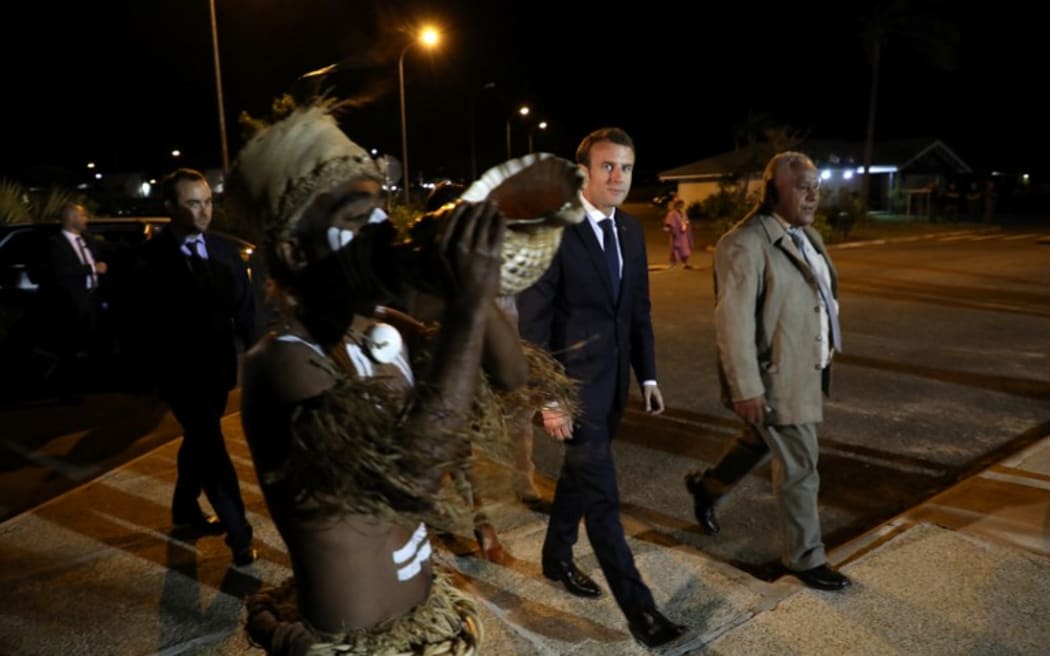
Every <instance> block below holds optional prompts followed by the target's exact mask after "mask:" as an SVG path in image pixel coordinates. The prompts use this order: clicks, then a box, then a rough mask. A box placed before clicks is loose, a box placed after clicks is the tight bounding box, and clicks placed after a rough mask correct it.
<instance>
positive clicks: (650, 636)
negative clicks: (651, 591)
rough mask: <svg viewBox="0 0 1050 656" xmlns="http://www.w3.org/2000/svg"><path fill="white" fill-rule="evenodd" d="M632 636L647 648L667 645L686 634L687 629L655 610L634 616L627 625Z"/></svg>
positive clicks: (644, 611)
mask: <svg viewBox="0 0 1050 656" xmlns="http://www.w3.org/2000/svg"><path fill="white" fill-rule="evenodd" d="M627 628H629V629H630V630H631V635H633V636H634V638H635V640H637V641H638V642H640V643H642V644H643V645H645V646H646V647H659V646H660V645H665V644H667V643H669V642H671V641H672V640H674V639H675V638H678V637H679V636H681V635H682V634H683V633H685V632H686V630H687V629H686V627H684V626H682V625H681V624H675V623H674V622H672V621H671V620H669V619H667V618H666V617H664V616H663V615H661V614H660V611H658V610H656V609H655V608H650V609H648V610H643V611H641V612H639V613H636V614H634V615H633V616H632V617H631V619H630V620H629V621H628V623H627Z"/></svg>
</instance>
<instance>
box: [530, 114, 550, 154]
mask: <svg viewBox="0 0 1050 656" xmlns="http://www.w3.org/2000/svg"><path fill="white" fill-rule="evenodd" d="M536 128H537V129H539V130H546V129H547V121H540V122H539V123H537V124H536ZM532 152H533V148H532V128H529V153H530V154H531V153H532Z"/></svg>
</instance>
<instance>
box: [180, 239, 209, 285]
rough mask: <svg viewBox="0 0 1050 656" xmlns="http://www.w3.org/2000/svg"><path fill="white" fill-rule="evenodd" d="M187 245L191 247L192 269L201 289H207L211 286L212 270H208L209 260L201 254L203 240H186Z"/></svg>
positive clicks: (190, 261)
mask: <svg viewBox="0 0 1050 656" xmlns="http://www.w3.org/2000/svg"><path fill="white" fill-rule="evenodd" d="M186 247H187V248H189V249H190V259H189V263H190V271H192V272H193V277H194V278H196V279H197V284H198V285H199V286H200V287H201V289H207V288H208V287H210V286H211V271H209V270H208V261H207V260H206V259H205V258H204V257H202V256H201V242H200V240H198V239H193V240H190V241H187V242H186Z"/></svg>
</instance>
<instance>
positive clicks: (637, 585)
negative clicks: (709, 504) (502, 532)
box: [543, 417, 655, 617]
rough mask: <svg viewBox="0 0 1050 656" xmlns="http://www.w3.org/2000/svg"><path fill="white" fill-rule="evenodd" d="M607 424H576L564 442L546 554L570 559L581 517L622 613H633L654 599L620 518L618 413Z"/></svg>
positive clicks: (651, 604)
mask: <svg viewBox="0 0 1050 656" xmlns="http://www.w3.org/2000/svg"><path fill="white" fill-rule="evenodd" d="M609 423H610V425H609V426H608V427H595V426H586V425H579V424H577V425H576V426H575V427H574V428H573V439H571V440H568V441H566V443H565V460H564V462H563V463H562V468H561V474H560V475H559V477H558V484H557V487H556V488H555V490H554V503H553V504H552V507H551V517H550V522H549V523H548V524H547V535H546V538H545V540H544V543H543V558H544V560H557V561H564V562H568V561H571V560H572V547H573V545H574V544H576V540H577V538H578V535H579V525H580V519H581V518H582V519H583V520H584V526H585V527H586V529H587V539H588V540H590V543H591V547H592V548H593V549H594V555H595V557H596V558H597V559H598V564H599V566H600V567H601V568H602V574H604V575H605V580H606V582H607V583H608V584H609V589H610V590H611V591H612V594H613V597H615V599H616V603H617V604H619V606H620V608H621V609H622V610H623V612H624V614H625V615H627V616H628V617H631V616H632V615H633V614H634V613H636V612H638V611H641V610H647V609H650V608H654V607H655V604H654V602H653V596H652V593H651V592H650V591H649V588H648V587H647V586H646V585H645V583H644V582H642V577H641V574H639V573H638V569H637V567H635V564H634V555H633V554H632V553H631V549H630V547H629V546H627V539H626V537H625V536H624V530H623V524H622V523H621V521H620V493H619V488H618V487H617V484H616V465H615V464H614V462H613V456H612V448H611V447H612V445H611V440H610V436H611V435H614V434H615V431H616V427H617V425H618V424H619V418H618V417H617V418H616V419H614V420H611V421H610V422H609Z"/></svg>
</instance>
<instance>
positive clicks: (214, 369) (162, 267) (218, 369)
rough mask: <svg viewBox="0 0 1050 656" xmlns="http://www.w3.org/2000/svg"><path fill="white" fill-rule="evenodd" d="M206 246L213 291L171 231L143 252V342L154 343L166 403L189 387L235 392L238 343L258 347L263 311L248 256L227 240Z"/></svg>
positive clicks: (153, 361) (153, 364)
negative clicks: (258, 318)
mask: <svg viewBox="0 0 1050 656" xmlns="http://www.w3.org/2000/svg"><path fill="white" fill-rule="evenodd" d="M204 242H205V246H206V248H207V250H208V259H207V260H206V262H207V273H208V276H207V283H206V284H202V283H201V282H199V281H198V278H197V277H196V276H195V275H194V274H193V272H192V270H191V269H190V266H189V261H188V260H189V258H187V257H186V255H184V254H183V253H182V251H181V250H180V244H178V243H176V240H175V237H174V232H173V231H172V230H171V229H170V228H169V229H166V230H164V231H162V232H161V233H160V234H158V235H157V236H155V237H153V238H151V239H150V240H149V241H147V242H146V243H145V244H143V246H142V249H141V253H140V268H139V274H138V276H137V287H138V290H139V291H138V293H137V294H136V297H137V298H138V299H140V301H141V303H142V315H141V318H142V324H141V325H142V328H143V330H142V331H141V333H140V338H141V337H145V338H146V339H147V340H148V344H147V346H148V355H149V358H150V368H151V370H152V373H153V374H154V381H155V382H156V384H157V386H158V389H159V390H160V392H161V394H162V395H165V396H167V395H170V393H172V392H180V391H184V389H185V386H187V385H196V386H207V387H208V388H209V389H215V388H216V387H221V388H222V389H226V390H229V389H232V388H233V387H234V385H236V383H237V350H238V345H237V341H236V339H237V338H239V339H240V340H241V346H242V348H243V347H244V346H245V345H251V344H252V343H253V342H254V341H255V335H254V312H255V311H254V307H253V300H252V294H251V291H250V289H249V283H248V273H247V269H246V267H245V265H244V262H243V261H242V260H241V258H240V254H239V253H238V251H237V249H236V247H235V246H234V245H233V244H232V243H230V242H229V241H226V240H224V239H222V238H220V237H216V236H213V235H205V237H204ZM140 345H142V343H141V342H140Z"/></svg>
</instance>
